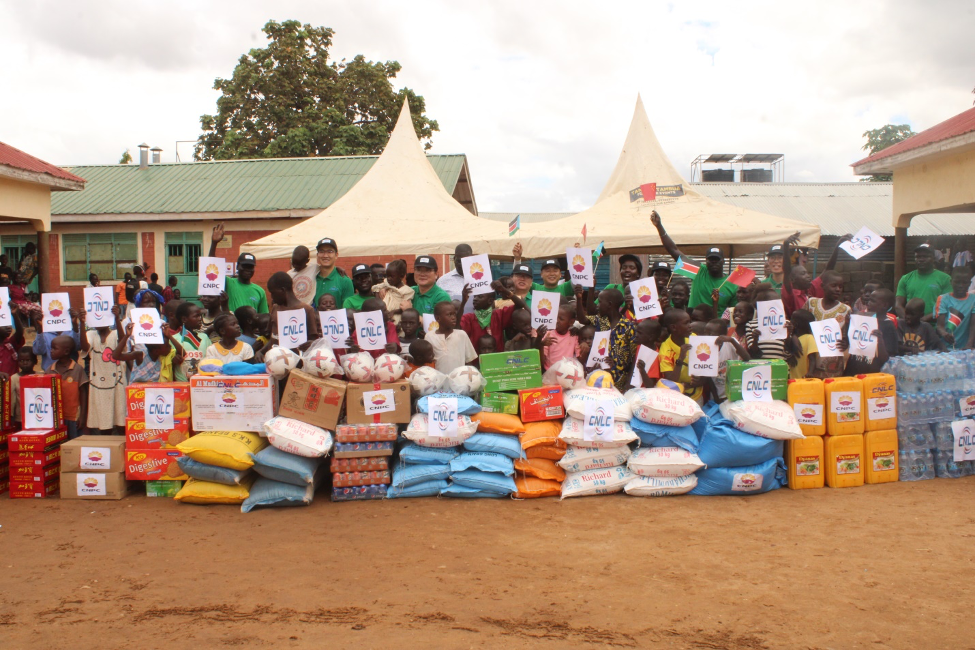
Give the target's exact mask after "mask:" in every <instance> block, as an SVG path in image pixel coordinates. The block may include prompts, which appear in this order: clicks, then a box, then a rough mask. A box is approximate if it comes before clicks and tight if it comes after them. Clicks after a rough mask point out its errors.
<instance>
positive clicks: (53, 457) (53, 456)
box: [10, 447, 61, 467]
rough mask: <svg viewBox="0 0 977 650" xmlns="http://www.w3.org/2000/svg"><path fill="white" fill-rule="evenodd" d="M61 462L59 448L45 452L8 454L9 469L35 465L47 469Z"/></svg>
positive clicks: (13, 452)
mask: <svg viewBox="0 0 977 650" xmlns="http://www.w3.org/2000/svg"><path fill="white" fill-rule="evenodd" d="M60 461H61V447H55V448H54V449H49V450H47V451H12V452H10V467H25V466H32V465H36V466H37V467H47V466H48V465H53V464H55V463H58V462H60Z"/></svg>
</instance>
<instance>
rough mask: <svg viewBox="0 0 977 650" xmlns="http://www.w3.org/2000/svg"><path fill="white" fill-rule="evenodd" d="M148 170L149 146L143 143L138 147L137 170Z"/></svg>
mask: <svg viewBox="0 0 977 650" xmlns="http://www.w3.org/2000/svg"><path fill="white" fill-rule="evenodd" d="M148 168H149V145H148V144H146V143H145V142H143V143H142V144H141V145H139V169H148Z"/></svg>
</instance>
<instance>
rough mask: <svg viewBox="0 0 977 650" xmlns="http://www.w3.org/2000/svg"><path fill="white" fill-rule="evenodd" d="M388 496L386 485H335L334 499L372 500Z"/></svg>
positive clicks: (333, 490)
mask: <svg viewBox="0 0 977 650" xmlns="http://www.w3.org/2000/svg"><path fill="white" fill-rule="evenodd" d="M386 497H387V486H386V485H360V486H356V487H334V488H333V489H332V500H333V501H372V500H374V499H385V498H386Z"/></svg>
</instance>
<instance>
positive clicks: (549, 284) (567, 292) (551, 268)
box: [530, 259, 574, 298]
mask: <svg viewBox="0 0 977 650" xmlns="http://www.w3.org/2000/svg"><path fill="white" fill-rule="evenodd" d="M539 275H540V277H542V279H543V284H540V283H538V282H533V291H555V292H556V293H558V294H560V295H561V296H565V297H567V298H573V295H574V294H573V283H571V282H564V283H563V284H560V279H561V278H562V277H563V267H561V266H560V261H559V260H556V259H548V260H546V261H545V262H543V269H542V270H541V271H540V272H539ZM530 293H532V292H530Z"/></svg>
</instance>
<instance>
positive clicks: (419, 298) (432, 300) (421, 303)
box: [411, 255, 451, 314]
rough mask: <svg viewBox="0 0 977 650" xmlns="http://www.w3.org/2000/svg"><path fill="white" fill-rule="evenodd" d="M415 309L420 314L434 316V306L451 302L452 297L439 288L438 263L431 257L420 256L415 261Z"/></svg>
mask: <svg viewBox="0 0 977 650" xmlns="http://www.w3.org/2000/svg"><path fill="white" fill-rule="evenodd" d="M414 281H415V282H417V284H416V285H414V286H413V287H411V289H413V290H414V303H413V304H414V309H416V310H417V313H418V314H434V305H436V304H438V303H439V302H451V296H449V295H448V293H447V292H446V291H445V290H444V289H442V288H441V287H439V286H438V285H437V284H436V283H437V281H438V263H437V262H435V261H434V258H433V257H431V256H430V255H420V256H418V258H417V259H416V260H414Z"/></svg>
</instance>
